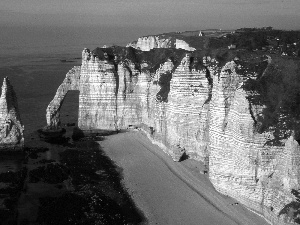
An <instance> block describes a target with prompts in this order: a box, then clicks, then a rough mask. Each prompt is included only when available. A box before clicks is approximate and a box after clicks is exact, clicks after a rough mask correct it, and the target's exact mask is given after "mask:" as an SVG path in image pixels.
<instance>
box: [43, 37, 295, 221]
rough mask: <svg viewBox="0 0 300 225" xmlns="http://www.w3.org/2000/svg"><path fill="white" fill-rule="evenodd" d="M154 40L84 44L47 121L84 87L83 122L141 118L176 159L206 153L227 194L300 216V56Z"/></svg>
mask: <svg viewBox="0 0 300 225" xmlns="http://www.w3.org/2000/svg"><path fill="white" fill-rule="evenodd" d="M163 43H167V42H163ZM166 45H167V44H166ZM147 46H148V47H147V49H146V50H147V52H143V51H140V50H137V49H133V48H132V47H127V48H122V47H112V48H102V49H100V48H97V49H95V50H94V51H93V52H91V51H89V50H88V49H85V50H84V51H83V53H82V65H81V67H74V68H73V69H72V70H71V71H70V72H69V73H68V74H67V76H66V78H65V80H64V81H63V83H62V84H61V86H60V87H59V88H58V90H57V93H56V95H55V97H54V99H53V100H52V101H51V103H50V104H49V106H48V108H47V124H48V126H49V127H53V128H57V127H59V124H60V119H59V110H60V107H61V104H62V102H63V99H64V96H65V94H66V93H67V92H68V91H69V90H79V92H80V95H79V118H78V126H79V128H80V129H82V130H99V129H113V130H117V129H123V128H128V127H129V126H139V127H141V129H143V130H144V131H146V132H147V134H148V136H149V137H150V138H151V139H152V140H153V142H155V143H156V144H158V145H159V146H160V147H161V148H162V149H163V150H164V151H165V152H166V153H168V154H169V155H171V156H172V157H173V159H174V160H176V161H178V160H180V158H181V157H182V156H183V155H187V156H188V157H190V158H193V159H196V160H199V161H202V162H204V164H205V166H206V168H207V171H208V173H209V178H210V180H211V182H212V184H213V185H214V187H215V188H216V189H217V190H218V191H220V192H221V193H223V194H226V195H229V196H232V197H234V198H236V199H237V200H238V201H240V202H242V203H243V204H245V205H246V206H247V207H249V208H251V209H253V210H255V211H257V212H259V213H261V214H263V215H264V217H265V218H267V219H268V220H270V221H272V222H273V223H274V224H289V223H288V222H289V221H290V222H293V223H300V222H299V219H298V215H300V200H299V195H300V194H299V192H298V191H299V188H300V187H299V184H300V182H299V179H300V174H299V173H300V172H299V171H300V170H299V169H300V168H299V167H300V147H299V144H298V141H299V140H300V138H299V135H298V133H299V130H298V126H296V125H297V124H298V123H299V121H298V117H297V115H298V108H297V107H299V104H298V103H299V102H297V101H298V98H297V96H298V94H299V89H297V85H298V84H297V82H298V81H297V79H298V78H297V71H299V65H298V64H297V63H295V62H294V61H293V60H290V59H282V58H278V57H277V56H274V59H272V58H271V57H270V56H266V55H263V54H258V53H249V52H243V54H241V53H240V52H239V51H228V50H226V49H225V50H224V49H223V50H218V51H217V52H204V51H197V50H196V51H193V52H191V51H185V50H182V49H176V48H173V49H170V48H169V49H163V48H161V49H152V50H150V47H149V46H153V45H152V44H151V45H147ZM148 50H149V51H148ZM283 61H284V62H283ZM284 65H286V66H284ZM287 66H288V67H287ZM285 69H286V72H287V73H285V71H284V70H285ZM286 74H288V75H286ZM289 82H292V83H294V86H292V87H293V88H292V89H291V88H290V89H289V86H288V83H289ZM285 95H286V96H285ZM287 96H288V97H287ZM285 98H287V99H290V100H289V101H290V105H289V104H285V102H286V101H283V100H285ZM293 102H294V105H293V104H292V103H293ZM293 107H294V108H293ZM295 107H296V108H295Z"/></svg>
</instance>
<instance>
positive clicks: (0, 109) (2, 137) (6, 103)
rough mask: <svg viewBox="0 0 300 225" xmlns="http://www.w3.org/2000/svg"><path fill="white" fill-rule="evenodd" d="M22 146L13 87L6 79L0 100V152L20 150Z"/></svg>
mask: <svg viewBox="0 0 300 225" xmlns="http://www.w3.org/2000/svg"><path fill="white" fill-rule="evenodd" d="M23 146H24V126H23V125H22V121H21V118H20V114H19V108H18V102H17V96H16V93H15V92H14V90H13V86H12V85H11V84H10V82H9V79H8V78H7V77H6V78H4V80H3V85H2V92H1V98H0V151H8V150H9V151H10V150H20V149H21V148H23Z"/></svg>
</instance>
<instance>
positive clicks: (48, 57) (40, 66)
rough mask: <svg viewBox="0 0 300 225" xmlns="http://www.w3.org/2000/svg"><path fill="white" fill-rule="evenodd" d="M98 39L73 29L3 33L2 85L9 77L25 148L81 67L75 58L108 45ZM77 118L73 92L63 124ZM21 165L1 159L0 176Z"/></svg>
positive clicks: (8, 30)
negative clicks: (67, 77)
mask: <svg viewBox="0 0 300 225" xmlns="http://www.w3.org/2000/svg"><path fill="white" fill-rule="evenodd" d="M72 32H73V33H72ZM80 33H82V34H80ZM95 37H97V35H96V34H94V36H93V35H91V34H90V35H86V32H80V31H78V30H73V31H72V29H68V30H63V29H58V30H47V29H46V30H45V29H44V30H43V29H40V30H37V29H27V28H18V29H12V28H2V29H1V32H0V84H1V86H2V81H3V78H4V77H6V76H8V78H9V79H10V81H11V84H12V85H13V87H14V90H15V92H16V94H17V98H18V104H19V109H20V113H21V119H22V122H23V124H24V125H25V144H26V141H28V140H30V138H31V135H32V133H33V132H35V131H36V130H37V129H39V128H42V127H43V126H45V125H46V117H45V116H46V108H47V106H48V104H49V103H50V101H51V100H52V99H53V97H54V95H55V92H56V90H57V88H58V86H59V85H60V84H61V83H62V81H63V79H64V77H65V75H66V73H67V72H68V71H69V70H70V69H71V68H72V67H73V66H77V65H80V64H81V60H80V59H76V58H80V57H81V51H82V50H83V48H85V47H88V48H90V49H93V48H95V47H97V46H103V45H104V44H106V43H107V42H105V41H103V40H100V39H98V38H95ZM107 44H110V43H109V42H108V43H107ZM119 44H122V43H119ZM61 60H72V61H74V62H65V63H63V62H61ZM77 114H78V93H76V92H75V93H74V92H70V93H69V94H68V95H67V97H66V99H65V102H64V105H63V107H62V115H61V119H62V122H63V123H68V122H76V123H77V119H78V115H77ZM19 163H20V160H18V159H14V158H13V157H4V156H0V172H6V171H16V170H18V168H19V166H20V165H19Z"/></svg>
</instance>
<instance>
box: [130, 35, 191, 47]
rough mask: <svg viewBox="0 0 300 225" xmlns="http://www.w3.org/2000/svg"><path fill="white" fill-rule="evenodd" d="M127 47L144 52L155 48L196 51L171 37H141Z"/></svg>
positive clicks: (182, 41)
mask: <svg viewBox="0 0 300 225" xmlns="http://www.w3.org/2000/svg"><path fill="white" fill-rule="evenodd" d="M126 47H133V48H135V49H139V50H142V51H150V50H151V49H154V48H177V49H184V50H187V51H194V50H196V49H195V48H193V47H190V46H189V44H188V43H186V42H185V41H184V40H180V39H177V38H175V37H170V36H163V37H161V36H147V37H140V38H139V39H138V40H137V41H134V42H131V43H129V44H128V45H127V46H126Z"/></svg>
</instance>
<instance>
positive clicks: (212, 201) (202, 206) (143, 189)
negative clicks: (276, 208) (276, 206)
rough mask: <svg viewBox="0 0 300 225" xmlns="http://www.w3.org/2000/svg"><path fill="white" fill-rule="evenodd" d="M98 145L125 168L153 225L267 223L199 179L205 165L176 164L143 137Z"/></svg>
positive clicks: (203, 178) (115, 139)
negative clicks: (202, 166) (201, 168)
mask: <svg viewBox="0 0 300 225" xmlns="http://www.w3.org/2000/svg"><path fill="white" fill-rule="evenodd" d="M100 143H101V146H102V147H103V150H104V152H105V153H106V154H107V155H108V157H110V158H111V159H112V160H113V161H114V162H115V163H116V164H117V165H118V166H120V167H121V168H123V184H124V185H125V188H126V189H127V190H128V193H129V194H130V195H131V196H132V199H133V201H134V202H135V204H136V206H137V207H138V208H139V209H140V210H141V211H142V212H143V213H144V214H145V216H146V218H147V219H148V221H149V224H187V221H189V222H190V223H188V224H199V221H202V224H203V225H204V224H220V221H222V222H223V223H222V224H224V225H225V224H230V225H232V224H249V225H250V224H251V225H254V224H259V225H262V224H268V223H267V222H266V220H265V219H264V218H262V217H260V216H259V215H255V214H253V213H251V211H249V210H248V209H246V207H244V206H242V205H241V204H236V203H237V201H236V200H234V199H233V198H230V197H227V196H224V195H221V194H220V193H218V192H217V191H216V190H215V189H214V188H213V186H212V184H211V183H210V181H209V179H208V177H207V176H206V175H204V174H200V172H199V170H200V167H201V162H197V161H195V160H191V159H187V160H184V161H182V162H173V160H172V159H171V157H169V156H168V155H167V154H166V153H164V151H162V150H161V149H160V148H159V147H158V146H156V145H154V144H153V143H152V142H151V140H149V139H148V138H147V137H146V136H145V135H143V133H141V132H135V131H131V132H126V133H119V134H117V135H112V136H108V137H106V139H105V140H104V141H101V142H100ZM198 167H199V168H198ZM157 176H159V177H157ZM158 180H159V182H157V181H158ZM173 187H174V188H173ZM165 202H167V203H165ZM170 206H171V207H170ZM168 208H169V209H168Z"/></svg>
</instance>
